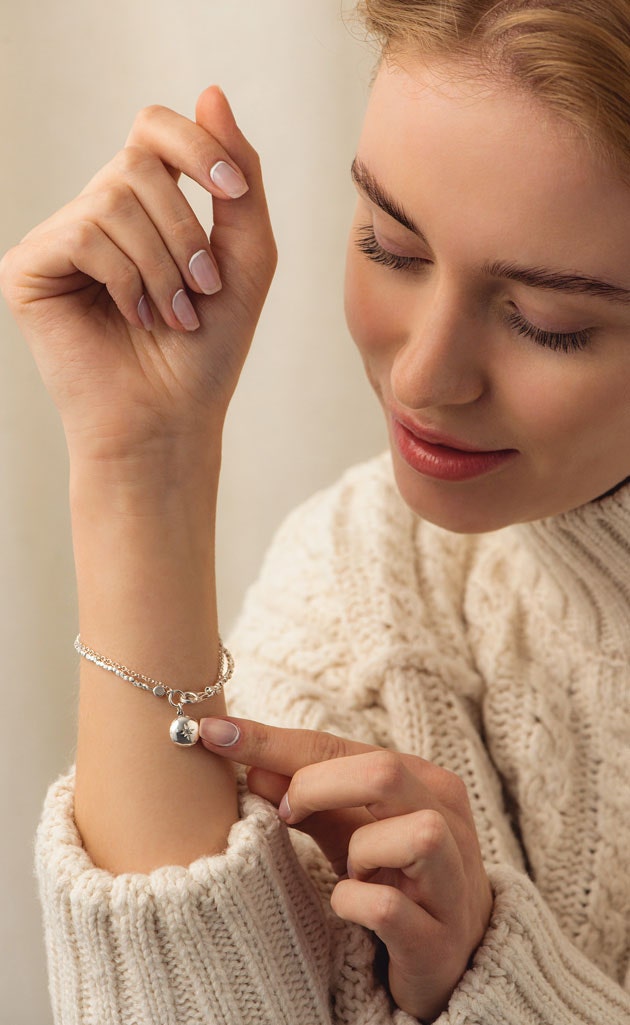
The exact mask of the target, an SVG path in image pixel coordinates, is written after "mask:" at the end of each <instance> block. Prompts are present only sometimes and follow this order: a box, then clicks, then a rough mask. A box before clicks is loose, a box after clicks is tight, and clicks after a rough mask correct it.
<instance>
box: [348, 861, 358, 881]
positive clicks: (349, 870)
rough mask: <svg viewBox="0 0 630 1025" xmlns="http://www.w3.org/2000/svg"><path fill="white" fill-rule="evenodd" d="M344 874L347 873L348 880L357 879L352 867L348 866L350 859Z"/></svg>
mask: <svg viewBox="0 0 630 1025" xmlns="http://www.w3.org/2000/svg"><path fill="white" fill-rule="evenodd" d="M346 872H347V873H348V879H356V878H357V874H356V872H355V871H354V869H353V867H352V865H351V864H350V858H348V864H347V865H346Z"/></svg>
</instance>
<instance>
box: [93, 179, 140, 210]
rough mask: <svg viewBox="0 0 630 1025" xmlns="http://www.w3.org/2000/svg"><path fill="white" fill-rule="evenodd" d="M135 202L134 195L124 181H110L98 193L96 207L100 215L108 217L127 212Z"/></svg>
mask: <svg viewBox="0 0 630 1025" xmlns="http://www.w3.org/2000/svg"><path fill="white" fill-rule="evenodd" d="M136 202H137V200H136V197H135V196H134V194H133V192H132V191H131V189H130V188H129V186H128V185H126V184H125V183H124V182H112V183H111V184H109V185H108V187H107V188H105V189H103V190H102V191H101V192H100V193H99V195H98V199H97V200H96V207H97V209H98V213H99V215H100V216H101V217H104V218H107V219H109V218H111V217H116V216H120V215H121V214H127V213H129V211H130V209H131V208H132V207H133V206H135V204H136Z"/></svg>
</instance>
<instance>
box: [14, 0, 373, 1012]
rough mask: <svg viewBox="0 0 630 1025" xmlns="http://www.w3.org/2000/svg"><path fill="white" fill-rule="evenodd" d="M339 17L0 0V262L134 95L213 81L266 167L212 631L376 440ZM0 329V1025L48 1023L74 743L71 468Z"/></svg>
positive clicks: (358, 107) (287, 7) (188, 102)
mask: <svg viewBox="0 0 630 1025" xmlns="http://www.w3.org/2000/svg"><path fill="white" fill-rule="evenodd" d="M341 6H342V4H341V0H300V2H299V3H296V2H295V0H265V2H264V3H262V2H260V0H240V2H239V3H236V2H234V0H232V2H229V0H203V2H201V0H183V2H181V3H177V4H174V3H172V2H170V3H167V2H165V0H151V2H150V3H148V2H144V0H109V2H108V4H90V3H85V0H52V2H51V3H48V4H44V3H42V2H41V0H21V2H20V3H19V4H12V5H10V6H9V5H8V4H6V0H5V5H3V10H2V14H1V23H0V86H1V91H0V95H1V97H2V100H1V103H2V125H3V134H2V138H3V156H4V158H3V160H2V169H1V172H0V173H1V174H2V198H3V203H2V217H1V218H0V232H1V235H0V251H4V250H5V249H7V248H8V247H9V246H10V245H12V244H14V243H15V242H17V241H18V240H19V239H20V237H21V236H22V235H23V234H25V233H26V231H27V230H28V229H29V228H31V227H32V226H33V225H34V224H35V223H37V222H38V221H39V220H42V219H43V218H44V217H46V216H47V215H48V214H50V213H51V212H52V211H53V210H54V209H56V208H57V207H59V206H61V205H62V204H63V203H65V202H67V201H68V200H69V199H71V198H72V196H73V195H75V194H76V192H78V191H79V189H80V188H81V187H82V186H83V185H84V184H85V182H86V181H87V180H88V179H89V178H90V177H91V176H92V175H93V174H94V172H95V171H96V170H97V169H98V168H99V167H100V166H101V165H102V164H103V163H105V162H106V161H107V160H108V159H110V157H111V156H113V154H114V153H115V152H116V150H117V149H119V148H120V146H121V145H123V143H124V139H125V137H126V134H127V131H128V128H129V126H130V124H131V121H132V119H133V117H134V114H135V112H136V111H137V110H139V109H140V108H141V107H143V106H145V105H147V104H149V103H163V104H165V105H167V106H170V107H173V108H174V109H176V110H179V111H181V112H182V113H185V114H187V115H188V116H190V115H191V114H192V112H193V110H194V101H195V98H196V96H197V94H198V93H199V92H200V91H201V89H202V88H203V87H204V86H206V85H208V84H210V83H211V82H213V81H217V82H219V83H220V84H221V85H222V86H223V88H224V89H225V90H226V92H227V94H228V96H229V98H230V100H231V102H232V104H233V107H234V110H235V112H236V115H237V117H238V118H239V120H240V122H241V125H242V126H243V128H244V130H245V131H246V133H247V134H248V135H249V136H250V138H251V139H252V141H253V142H254V144H255V145H256V146H257V148H258V149H259V151H260V153H261V156H262V158H263V166H264V168H265V177H266V182H267V187H268V193H269V200H270V206H271V211H272V215H273V220H274V224H275V229H276V235H277V240H278V245H279V250H280V265H279V269H278V274H277V277H276V280H275V283H274V286H273V288H272V292H271V295H270V298H269V301H268V304H267V307H266V309H265V311H264V313H263V318H262V321H261V324H260V329H259V332H258V335H257V339H256V342H255V346H254V349H253V352H252V354H251V357H250V360H249V362H248V365H247V367H246V369H245V372H244V374H243V378H242V380H241V384H240V386H239V390H238V392H237V396H236V398H235V400H234V403H233V407H232V410H231V414H230V420H229V424H228V429H227V434H226V441H225V458H224V472H223V477H222V492H221V506H220V528H219V586H220V604H221V619H222V626H223V629H224V632H227V630H228V629H229V624H230V622H231V621H232V619H233V617H234V615H235V613H236V611H237V609H238V606H239V604H240V601H241V598H242V594H243V591H244V589H245V587H246V586H247V584H248V583H249V582H250V581H251V580H252V578H253V577H254V575H255V573H256V570H257V567H258V565H259V562H260V558H261V555H262V552H263V551H264V548H265V546H266V544H267V542H268V540H269V537H270V535H271V533H272V531H273V529H274V528H275V526H276V525H277V524H278V522H279V521H280V519H281V518H282V516H283V515H284V514H285V512H286V511H287V510H288V509H289V508H290V507H291V506H293V505H294V504H295V503H296V502H298V501H299V500H301V499H302V498H304V497H305V496H307V495H308V494H310V493H311V492H312V491H313V490H315V489H316V488H318V487H320V486H322V485H325V484H327V483H329V482H331V481H332V480H334V479H335V477H336V476H337V475H338V473H339V472H340V471H341V470H342V469H343V468H344V467H345V466H346V465H348V464H350V463H352V462H355V461H357V460H359V459H362V458H364V457H366V456H369V455H371V454H372V453H374V452H377V451H379V450H380V449H381V448H383V447H384V446H385V432H384V428H383V426H382V424H381V417H380V413H379V411H378V409H377V407H376V403H375V402H374V400H373V399H372V397H371V395H370V393H369V390H368V388H367V385H366V384H365V383H364V380H363V375H362V370H361V367H360V362H359V359H358V357H357V355H356V353H355V351H354V349H353V346H352V344H351V342H350V340H349V338H348V334H347V331H346V329H345V326H344V320H343V305H342V278H343V260H344V249H345V238H346V233H347V228H348V223H349V220H350V217H351V213H352V206H353V195H354V193H353V190H352V187H351V185H350V181H349V174H348V170H349V165H350V161H351V159H352V156H353V152H354V146H355V143H356V138H357V132H358V129H359V126H360V120H361V113H362V110H363V106H364V102H365V95H366V88H367V80H368V77H369V72H370V67H371V63H372V59H373V55H372V54H371V53H370V51H369V50H366V49H365V47H364V46H363V45H362V44H359V43H358V42H357V40H356V39H355V38H353V37H352V36H351V35H350V33H349V32H348V30H347V28H346V27H344V25H343V23H342V18H341ZM346 6H348V5H347V4H346ZM187 194H188V195H189V196H190V197H194V202H195V206H196V209H197V210H198V212H199V216H200V217H202V218H203V220H204V223H205V222H206V221H207V212H208V209H209V201H208V198H207V197H205V196H204V195H203V194H200V192H199V190H196V187H195V190H193V189H190V190H188V189H187ZM0 327H1V332H2V334H1V338H2V345H1V346H0V360H1V362H0V417H1V418H2V430H1V431H0V472H1V475H2V476H1V480H2V502H1V503H0V572H1V574H2V587H1V589H0V602H1V615H0V635H1V637H0V641H1V648H0V650H1V652H2V673H3V689H4V695H3V697H4V722H5V723H6V725H7V729H6V730H5V733H4V742H3V744H2V746H1V749H0V758H1V760H2V779H3V787H2V802H3V804H2V817H1V820H0V821H1V822H2V841H1V844H2V847H1V850H2V873H1V875H0V879H1V885H2V893H1V895H0V907H1V908H2V916H1V925H0V930H1V931H0V988H1V992H0V1022H1V1023H2V1025H4V1023H5V1022H6V1023H7V1025H8V1023H9V1022H10V1023H11V1025H47V1023H49V1022H50V1012H49V1009H48V1000H47V994H46V980H45V969H44V960H43V947H42V941H41V925H40V917H39V908H38V905H37V901H36V895H35V887H34V882H33V878H32V868H31V864H32V836H33V832H34V829H35V824H36V820H37V816H38V813H39V808H40V805H41V801H42V799H43V796H44V793H45V789H46V786H47V784H48V783H49V782H50V781H51V780H52V778H53V777H54V776H55V775H56V774H57V773H58V772H60V771H61V770H62V769H63V768H64V767H65V766H66V765H67V764H68V763H69V762H70V761H71V759H72V753H73V743H74V714H75V690H76V677H77V660H76V656H75V653H74V651H73V649H72V641H73V639H74V636H75V633H76V610H75V596H74V579H73V569H72V556H71V538H70V530H69V519H68V512H67V497H66V490H67V460H66V454H65V448H64V442H63V434H62V431H61V427H60V425H59V423H58V421H57V417H56V413H55V410H54V409H53V407H52V404H51V403H50V402H49V400H48V397H47V394H46V392H45V391H44V388H43V386H42V385H41V383H40V382H39V379H38V376H37V371H36V369H35V366H34V364H33V363H32V361H31V358H30V354H29V352H28V350H27V348H26V346H25V344H24V343H23V342H22V340H21V338H20V336H19V334H18V332H17V330H16V328H15V326H14V325H13V323H12V321H11V319H10V317H9V315H8V312H7V310H6V308H5V307H4V306H2V305H0ZM110 685H112V684H111V683H109V682H108V681H104V686H110ZM114 685H116V684H114ZM103 1025H106V1023H103ZM156 1025H158V1023H156Z"/></svg>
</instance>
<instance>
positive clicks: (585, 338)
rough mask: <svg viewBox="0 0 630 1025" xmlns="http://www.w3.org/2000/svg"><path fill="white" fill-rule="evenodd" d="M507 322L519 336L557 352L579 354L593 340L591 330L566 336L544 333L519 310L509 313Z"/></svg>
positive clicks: (550, 332)
mask: <svg viewBox="0 0 630 1025" xmlns="http://www.w3.org/2000/svg"><path fill="white" fill-rule="evenodd" d="M506 320H507V323H508V324H509V326H510V327H511V328H513V329H514V330H515V331H517V332H518V334H520V335H523V336H524V337H525V338H531V339H532V341H534V342H536V344H537V345H542V346H543V347H544V348H546V349H554V350H555V351H556V352H578V351H580V350H582V349H585V348H586V347H587V345H588V344H589V343H590V341H591V338H592V331H591V330H589V329H584V330H583V331H569V332H567V333H566V334H560V333H559V332H556V331H543V329H542V328H541V327H536V325H535V324H530V322H529V321H528V320H525V318H524V317H523V316H522V315H521V314H520V313H519V311H518V310H517V309H514V310H513V311H512V312H511V313H509V314H508V315H507V317H506Z"/></svg>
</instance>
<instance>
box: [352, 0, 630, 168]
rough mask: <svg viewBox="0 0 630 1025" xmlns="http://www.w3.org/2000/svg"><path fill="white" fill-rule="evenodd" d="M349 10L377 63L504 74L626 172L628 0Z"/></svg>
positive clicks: (402, 2)
mask: <svg viewBox="0 0 630 1025" xmlns="http://www.w3.org/2000/svg"><path fill="white" fill-rule="evenodd" d="M357 14H358V15H359V18H360V19H361V21H362V22H363V23H364V24H365V26H366V27H367V30H368V32H369V34H370V36H372V37H373V38H374V39H376V40H377V42H378V44H379V48H380V52H381V56H382V58H383V59H385V60H392V61H397V60H400V59H401V58H408V57H410V56H415V55H417V56H419V57H421V58H431V57H441V58H446V59H448V58H454V59H456V60H458V61H460V62H464V66H466V65H468V66H470V64H471V63H472V64H474V65H476V66H478V67H481V68H482V69H483V70H485V71H488V72H490V73H491V74H494V75H497V74H499V75H501V76H503V77H507V78H509V80H511V81H512V82H515V83H518V84H519V85H521V86H522V87H524V88H525V89H526V90H527V91H528V92H529V93H530V94H533V95H534V96H536V97H537V98H538V99H539V100H540V101H542V103H544V104H545V105H546V106H547V107H548V108H550V109H551V110H553V111H554V112H556V113H557V114H559V115H560V116H561V117H562V118H564V119H565V121H568V122H570V123H571V124H572V125H573V126H574V127H575V128H577V130H578V131H579V133H580V134H581V136H583V137H584V138H585V139H586V140H587V141H588V142H589V143H590V144H591V146H594V148H597V149H599V150H600V151H601V152H603V154H604V156H605V157H606V158H607V159H608V160H610V161H612V162H613V164H614V165H615V166H616V168H617V170H621V171H622V173H623V175H624V177H628V176H629V175H630V0H556V2H550V0H548V2H544V0H542V2H540V0H498V2H497V0H359V3H358V4H357Z"/></svg>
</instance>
